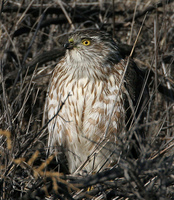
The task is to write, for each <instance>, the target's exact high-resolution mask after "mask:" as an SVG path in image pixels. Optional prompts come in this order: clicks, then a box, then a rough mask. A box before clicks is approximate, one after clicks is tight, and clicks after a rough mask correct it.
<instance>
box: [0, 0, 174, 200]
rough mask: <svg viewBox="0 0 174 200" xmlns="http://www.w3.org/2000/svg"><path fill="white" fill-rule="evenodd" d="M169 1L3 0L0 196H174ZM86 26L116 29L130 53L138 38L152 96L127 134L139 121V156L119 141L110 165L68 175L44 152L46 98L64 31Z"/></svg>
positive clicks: (173, 28)
mask: <svg viewBox="0 0 174 200" xmlns="http://www.w3.org/2000/svg"><path fill="white" fill-rule="evenodd" d="M173 7H174V3H173V1H172V0H171V1H163V0H162V1H160V2H158V3H154V2H153V1H150V0H146V1H87V0H83V1H49V3H48V1H45V0H43V1H41V2H40V1H37V0H33V1H28V0H27V1H22V0H18V1H10V0H8V1H1V7H0V9H1V12H0V18H1V22H0V23H1V29H0V49H1V51H0V84H1V87H0V105H1V107H0V108H1V109H0V128H1V129H0V141H1V144H0V172H1V177H0V188H1V189H0V196H1V199H20V198H21V199H44V198H45V199H46V198H48V197H49V196H50V199H92V198H93V199H165V200H166V199H174V192H173V191H174V176H173V172H174V163H173V158H174V157H173V154H174V153H173V152H174V148H173V146H174V78H173V77H174V56H173V55H174V51H173V49H174V43H173V41H174V36H173V32H174V20H173V19H174V14H173ZM143 21H144V23H143V24H142V22H143ZM91 27H92V28H100V29H101V30H105V31H108V32H110V33H111V34H113V36H114V37H116V39H117V40H119V41H120V43H124V44H123V45H122V49H123V51H124V52H126V54H127V55H129V54H130V51H131V49H132V46H134V44H135V40H136V38H137V39H138V40H137V42H136V45H135V51H134V60H135V61H136V63H137V65H138V66H140V67H141V68H145V67H146V68H147V70H146V71H147V76H146V77H147V79H146V80H147V84H148V87H149V91H150V98H149V101H148V106H147V112H146V114H145V116H144V121H143V123H141V124H138V125H137V124H136V123H135V124H132V125H131V127H130V129H129V130H128V132H127V134H128V136H129V134H131V133H132V132H133V131H134V130H135V129H140V130H141V128H143V131H144V133H145V135H146V136H145V137H144V138H143V139H141V140H140V141H139V144H138V147H137V148H139V150H140V153H139V155H138V157H137V158H135V157H131V155H129V152H128V151H127V149H125V148H124V145H121V144H120V146H118V150H119V151H120V152H122V154H121V155H120V156H119V162H118V163H117V165H115V166H114V167H113V168H112V169H107V170H105V171H103V172H100V173H97V174H94V175H90V174H86V175H85V176H73V175H65V174H64V173H63V172H65V171H66V170H65V168H64V166H63V165H61V163H60V165H59V164H57V163H56V161H55V158H54V155H52V156H50V157H47V155H46V151H47V145H46V142H47V129H46V127H47V126H46V124H45V125H44V124H43V120H42V118H43V115H44V103H45V97H46V92H47V87H48V82H49V79H50V76H51V72H52V70H53V68H54V65H55V64H56V63H57V62H58V61H59V59H60V57H61V56H63V55H64V49H63V48H62V45H61V44H62V43H63V40H64V37H65V36H66V35H67V34H68V32H70V31H73V30H74V29H82V28H91ZM141 28H142V30H141V32H140V34H139V35H138V32H139V31H140V29H141ZM137 35H138V37H137ZM45 120H46V121H47V119H45ZM137 126H138V127H137ZM137 137H138V138H139V136H137ZM127 142H128V143H129V144H130V143H131V142H132V143H134V141H132V140H131V139H130V138H129V137H128V138H127ZM88 187H91V189H90V190H89V191H88V190H87V188H88Z"/></svg>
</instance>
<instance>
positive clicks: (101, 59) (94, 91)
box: [48, 30, 138, 173]
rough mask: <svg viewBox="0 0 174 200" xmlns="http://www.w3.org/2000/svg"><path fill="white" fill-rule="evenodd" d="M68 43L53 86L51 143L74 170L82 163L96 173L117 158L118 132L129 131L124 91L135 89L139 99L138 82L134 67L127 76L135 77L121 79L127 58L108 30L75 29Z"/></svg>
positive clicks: (119, 133) (50, 109)
mask: <svg viewBox="0 0 174 200" xmlns="http://www.w3.org/2000/svg"><path fill="white" fill-rule="evenodd" d="M65 48H66V49H67V50H66V53H65V56H64V57H63V58H62V59H61V61H60V62H59V63H58V64H57V66H56V67H55V70H54V73H53V76H52V79H51V82H50V86H49V95H48V118H49V119H52V118H53V119H52V120H51V122H50V123H49V125H48V130H49V140H48V146H49V148H50V149H51V150H53V149H54V148H56V146H57V145H59V146H62V147H64V149H65V155H66V157H67V161H68V167H69V171H70V173H73V172H74V171H75V170H77V169H78V168H79V167H80V166H81V168H80V169H85V170H87V171H88V172H90V171H92V170H93V171H95V172H96V171H98V170H99V169H101V168H102V167H107V166H109V164H111V163H112V162H114V161H115V160H116V159H117V158H118V154H116V153H115V149H116V146H117V137H118V136H119V135H124V134H125V107H124V105H123V104H124V102H123V101H124V98H123V94H126V93H131V94H130V97H131V99H132V101H134V99H135V98H136V97H135V95H136V92H134V88H135V87H134V86H135V84H137V83H136V80H135V77H134V75H133V74H134V73H132V74H131V73H129V69H130V67H129V66H128V68H129V69H128V73H127V74H126V76H125V77H128V78H129V79H132V80H130V81H128V82H127V81H126V78H125V77H124V79H123V81H122V78H123V74H124V70H125V67H126V63H127V60H126V59H123V57H122V55H121V52H120V49H119V47H118V45H117V42H116V41H115V40H113V39H112V37H111V36H110V35H109V34H107V33H105V32H101V31H96V30H87V31H79V32H75V33H72V34H71V35H70V36H69V42H68V43H67V44H65ZM131 68H134V66H133V67H131ZM135 73H137V72H135ZM133 79H134V80H133ZM126 84H127V86H128V87H127V88H126V87H125V85H126ZM131 84H134V86H133V85H131ZM137 87H138V86H137ZM131 90H132V91H131ZM65 100H66V101H65ZM64 101H65V104H64V105H63V106H61V105H62V102H64ZM59 110H60V111H59ZM57 112H58V113H57Z"/></svg>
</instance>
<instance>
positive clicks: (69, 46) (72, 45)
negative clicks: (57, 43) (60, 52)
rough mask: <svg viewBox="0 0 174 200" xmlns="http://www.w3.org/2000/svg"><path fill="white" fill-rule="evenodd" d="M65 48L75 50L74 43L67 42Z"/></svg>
mask: <svg viewBox="0 0 174 200" xmlns="http://www.w3.org/2000/svg"><path fill="white" fill-rule="evenodd" d="M64 47H65V48H66V49H73V48H74V43H73V42H67V43H66V44H65V45H64Z"/></svg>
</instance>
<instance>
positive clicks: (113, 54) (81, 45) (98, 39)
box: [65, 30, 122, 67]
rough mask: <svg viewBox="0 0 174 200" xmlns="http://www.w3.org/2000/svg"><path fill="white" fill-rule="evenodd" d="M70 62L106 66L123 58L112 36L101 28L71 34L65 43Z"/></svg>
mask: <svg viewBox="0 0 174 200" xmlns="http://www.w3.org/2000/svg"><path fill="white" fill-rule="evenodd" d="M65 48H66V49H67V55H68V56H69V57H70V62H75V63H81V64H83V65H85V64H86V63H87V64H90V65H91V64H95V65H98V64H100V66H103V67H106V66H108V64H111V65H113V64H117V63H118V62H119V61H120V60H121V59H122V58H121V55H120V53H119V49H118V46H117V44H116V42H115V41H114V40H113V39H112V37H111V36H110V35H109V34H108V33H106V32H102V31H99V30H83V31H77V32H75V33H72V34H70V35H69V40H68V43H66V44H65Z"/></svg>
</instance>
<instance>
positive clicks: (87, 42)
mask: <svg viewBox="0 0 174 200" xmlns="http://www.w3.org/2000/svg"><path fill="white" fill-rule="evenodd" d="M82 44H83V45H85V46H89V45H90V44H91V41H90V40H87V39H84V40H82Z"/></svg>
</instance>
